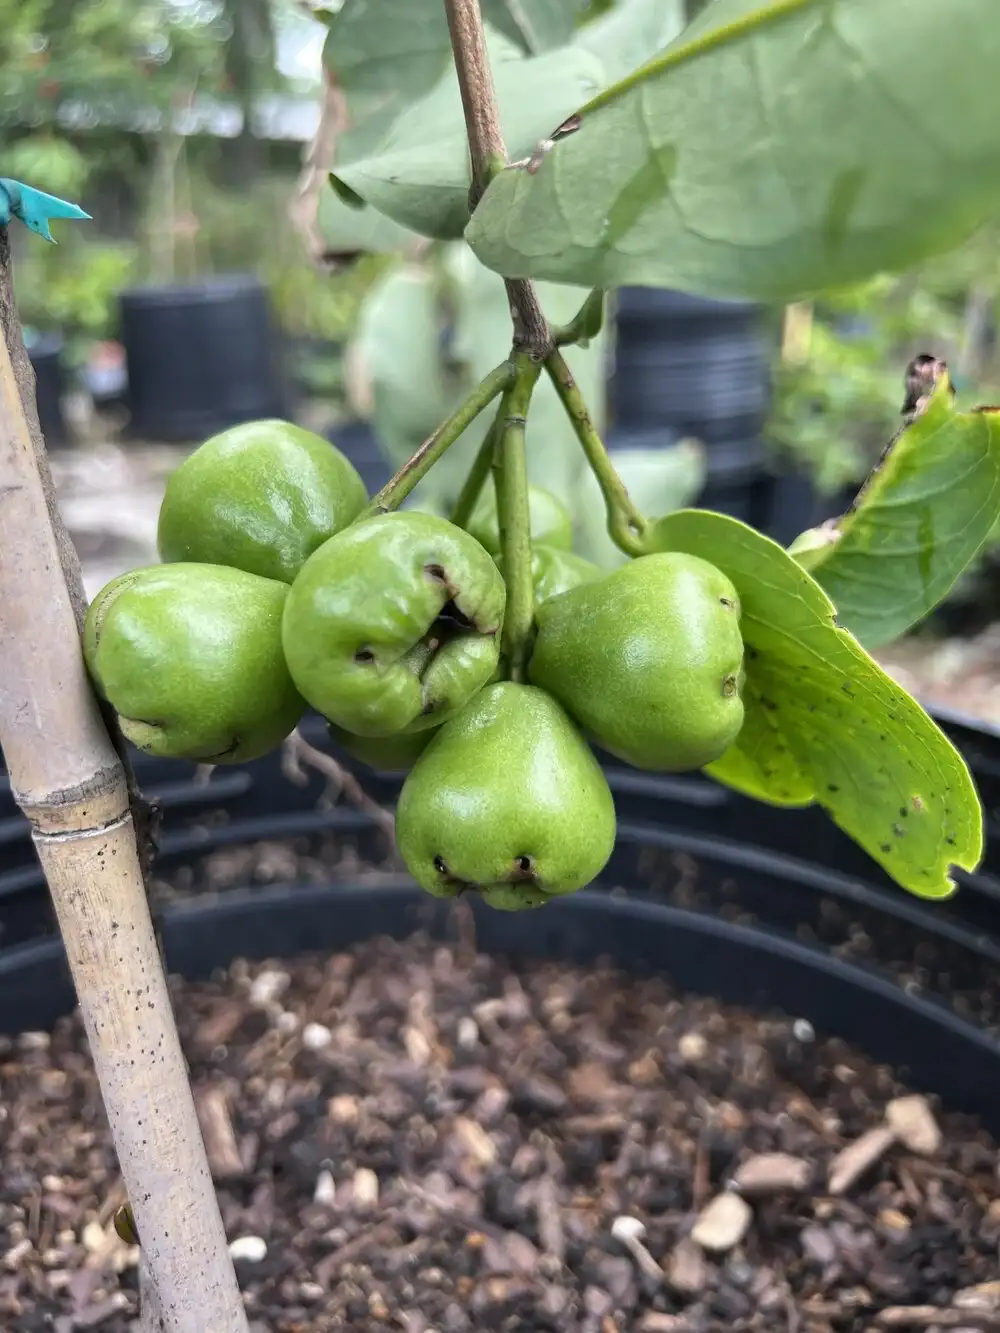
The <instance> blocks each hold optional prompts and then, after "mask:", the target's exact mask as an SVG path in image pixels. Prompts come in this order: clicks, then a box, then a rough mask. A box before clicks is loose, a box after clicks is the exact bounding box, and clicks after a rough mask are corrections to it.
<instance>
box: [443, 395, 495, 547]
mask: <svg viewBox="0 0 1000 1333" xmlns="http://www.w3.org/2000/svg"><path fill="white" fill-rule="evenodd" d="M502 415H503V400H502V399H501V403H500V409H499V411H498V412H497V415H496V419H495V420H494V421H493V424H492V425H491V426H490V428H489V430H488V431H487V432H486V438H485V439H484V440H483V442H482V444H481V445H480V446H479V452H478V453H477V454H476V457H475V458H474V460H473V463H472V467H471V468H469V475H468V476H467V477H466V479H465V481H464V482H463V483H462V489H461V491H459V493H458V499H457V500H456V501H455V507H454V509H453V510H452V511H451V521H452V523H454V524H455V526H456V527H458V528H467V527H468V526H469V519H470V518H471V517H472V515H473V513H474V512H475V508H476V505H477V504H478V503H479V497H480V495H482V493H483V487H484V486H485V485H486V481H487V478H488V477H489V475H490V468H491V467H492V466H493V456H494V454H495V453H496V449H497V444H498V442H499V439H500V422H501V419H502Z"/></svg>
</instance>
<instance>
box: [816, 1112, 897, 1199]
mask: <svg viewBox="0 0 1000 1333" xmlns="http://www.w3.org/2000/svg"><path fill="white" fill-rule="evenodd" d="M895 1142H896V1131H895V1130H894V1129H893V1128H892V1127H891V1126H889V1125H876V1126H875V1128H874V1129H869V1130H867V1131H866V1132H865V1133H864V1134H862V1135H861V1137H860V1138H859V1139H855V1140H854V1142H853V1143H849V1144H848V1145H847V1147H846V1148H841V1150H840V1152H839V1153H837V1154H836V1156H835V1157H833V1158H832V1159H831V1161H830V1166H829V1170H828V1171H827V1178H826V1179H827V1189H828V1190H829V1192H830V1193H831V1194H846V1192H847V1191H848V1190H849V1189H850V1188H851V1186H852V1185H853V1184H854V1183H855V1181H857V1180H858V1179H860V1177H861V1176H863V1175H864V1174H865V1172H866V1171H868V1170H870V1169H871V1168H872V1167H873V1166H874V1165H875V1163H876V1162H877V1161H878V1160H879V1158H880V1157H883V1156H884V1155H885V1154H886V1153H887V1152H888V1151H889V1149H890V1148H891V1147H892V1145H893V1144H894V1143H895Z"/></svg>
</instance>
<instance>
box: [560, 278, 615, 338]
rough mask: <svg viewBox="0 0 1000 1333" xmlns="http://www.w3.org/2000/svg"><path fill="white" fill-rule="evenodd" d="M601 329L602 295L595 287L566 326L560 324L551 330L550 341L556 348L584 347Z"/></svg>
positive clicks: (602, 325) (602, 320) (602, 324)
mask: <svg viewBox="0 0 1000 1333" xmlns="http://www.w3.org/2000/svg"><path fill="white" fill-rule="evenodd" d="M603 327H604V293H603V292H602V291H601V289H600V288H599V287H596V288H595V289H594V290H593V291H592V292H591V293H590V295H589V296H588V297H587V299H586V300H585V301H584V303H583V305H582V306H581V307H580V309H579V310H578V311H577V312H576V314H575V315H574V316H573V318H572V319H571V320H570V321H569V323H568V324H560V325H559V326H558V327H556V328H554V329H553V330H552V341H553V342H554V343H555V345H556V346H557V347H569V346H572V344H574V343H578V344H579V345H580V346H581V347H586V346H587V344H588V343H589V342H590V340H591V338H596V337H597V335H598V334H599V333H600V331H601V329H602V328H603Z"/></svg>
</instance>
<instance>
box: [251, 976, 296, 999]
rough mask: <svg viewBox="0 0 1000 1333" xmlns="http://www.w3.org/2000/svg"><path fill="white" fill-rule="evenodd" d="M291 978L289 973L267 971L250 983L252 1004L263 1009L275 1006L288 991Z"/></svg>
mask: <svg viewBox="0 0 1000 1333" xmlns="http://www.w3.org/2000/svg"><path fill="white" fill-rule="evenodd" d="M290 981H291V977H289V975H288V973H287V972H277V971H273V970H271V971H265V972H261V973H260V974H259V975H258V976H256V977H254V979H253V981H252V982H251V983H250V1003H251V1004H255V1005H259V1006H261V1007H263V1006H264V1005H266V1004H273V1003H274V1001H275V1000H277V999H278V997H279V996H281V995H284V993H285V991H286V990H287V989H288V985H289V982H290Z"/></svg>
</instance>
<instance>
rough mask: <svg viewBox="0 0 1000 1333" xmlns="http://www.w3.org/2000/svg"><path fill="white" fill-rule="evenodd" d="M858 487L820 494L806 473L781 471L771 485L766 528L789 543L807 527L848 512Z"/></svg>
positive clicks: (812, 526) (776, 538)
mask: <svg viewBox="0 0 1000 1333" xmlns="http://www.w3.org/2000/svg"><path fill="white" fill-rule="evenodd" d="M858 489H859V487H857V486H846V487H844V488H843V489H842V490H839V491H836V492H834V494H832V495H821V494H820V492H819V491H817V490H816V487H815V486H814V485H813V483H812V480H811V479H810V478H809V477H808V476H806V475H805V474H804V473H801V472H785V473H780V474H778V475H777V476H775V478H774V481H773V485H772V487H771V512H770V515H769V517H768V519H767V521H766V523H765V524H764V530H765V531H766V532H767V534H768V536H769V537H773V538H774V540H775V541H776V542H781V544H782V546H787V545H788V544H789V543H790V542H792V541H794V540H795V538H796V537H797V536H798V535H799V533H800V532H805V531H806V529H807V528H814V527H816V526H817V525H818V524H820V523H822V522H824V521H825V520H826V519H828V518H837V517H839V515H841V514H844V513H846V512H847V509H848V508H849V506H850V504H851V502H852V501H853V499H854V497H855V496H856V495H857V493H858Z"/></svg>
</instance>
